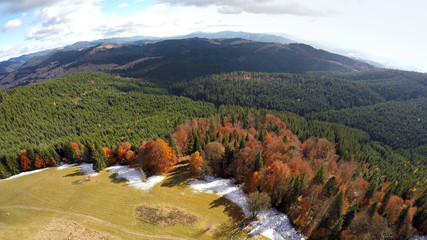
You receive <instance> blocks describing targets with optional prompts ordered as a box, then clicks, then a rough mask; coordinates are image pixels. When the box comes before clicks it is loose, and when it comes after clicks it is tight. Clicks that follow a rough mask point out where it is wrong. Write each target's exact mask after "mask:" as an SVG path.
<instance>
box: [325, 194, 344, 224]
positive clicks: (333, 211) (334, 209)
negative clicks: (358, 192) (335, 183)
mask: <svg viewBox="0 0 427 240" xmlns="http://www.w3.org/2000/svg"><path fill="white" fill-rule="evenodd" d="M343 209H344V193H343V191H340V192H339V193H337V195H335V197H334V199H333V200H332V203H331V205H330V206H329V215H330V217H331V219H332V220H333V221H336V220H337V219H338V218H340V217H341V213H342V210H343Z"/></svg>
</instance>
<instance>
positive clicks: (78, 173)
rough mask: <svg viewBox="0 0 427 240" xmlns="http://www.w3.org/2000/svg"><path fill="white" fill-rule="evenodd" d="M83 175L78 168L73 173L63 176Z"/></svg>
mask: <svg viewBox="0 0 427 240" xmlns="http://www.w3.org/2000/svg"><path fill="white" fill-rule="evenodd" d="M83 175H85V174H84V173H83V172H81V171H80V169H77V170H75V171H74V172H73V173H70V174H67V175H65V176H64V177H77V176H83Z"/></svg>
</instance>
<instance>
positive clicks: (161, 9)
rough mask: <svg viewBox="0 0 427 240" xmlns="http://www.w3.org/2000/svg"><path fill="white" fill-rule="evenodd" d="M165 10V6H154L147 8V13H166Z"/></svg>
mask: <svg viewBox="0 0 427 240" xmlns="http://www.w3.org/2000/svg"><path fill="white" fill-rule="evenodd" d="M166 9H167V8H166V5H165V4H156V5H153V6H149V7H147V12H150V13H152V12H164V11H166Z"/></svg>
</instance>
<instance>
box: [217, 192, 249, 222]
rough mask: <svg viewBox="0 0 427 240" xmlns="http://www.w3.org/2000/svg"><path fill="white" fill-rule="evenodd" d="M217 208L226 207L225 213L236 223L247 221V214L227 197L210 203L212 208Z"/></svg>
mask: <svg viewBox="0 0 427 240" xmlns="http://www.w3.org/2000/svg"><path fill="white" fill-rule="evenodd" d="M217 207H224V213H225V214H227V215H228V216H229V217H231V218H232V219H233V220H234V221H236V222H240V221H242V220H244V219H245V214H244V213H243V211H242V209H240V208H239V207H238V206H237V205H236V204H234V203H232V202H231V201H230V200H228V199H227V198H225V197H220V198H218V199H216V200H214V201H213V202H211V203H210V208H217Z"/></svg>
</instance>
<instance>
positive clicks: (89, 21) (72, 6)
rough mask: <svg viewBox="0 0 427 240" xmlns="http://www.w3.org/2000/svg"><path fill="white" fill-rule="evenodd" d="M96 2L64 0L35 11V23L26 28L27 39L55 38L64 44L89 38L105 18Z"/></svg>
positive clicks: (97, 1) (93, 0)
mask: <svg viewBox="0 0 427 240" xmlns="http://www.w3.org/2000/svg"><path fill="white" fill-rule="evenodd" d="M97 3H99V0H86V1H85V0H77V1H75V0H74V1H73V0H66V1H63V2H62V3H61V4H56V5H53V6H49V7H45V8H43V9H41V10H38V11H36V13H35V15H36V16H37V24H36V26H34V27H32V28H30V29H28V31H27V34H26V38H27V40H47V39H55V41H56V42H57V43H58V44H59V43H64V44H66V43H69V42H70V41H79V40H81V39H90V38H91V36H92V35H93V33H92V31H93V29H94V28H95V27H96V26H99V25H100V24H102V23H103V22H104V21H105V19H106V18H107V15H106V14H104V13H102V12H101V7H100V6H98V4H97Z"/></svg>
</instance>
